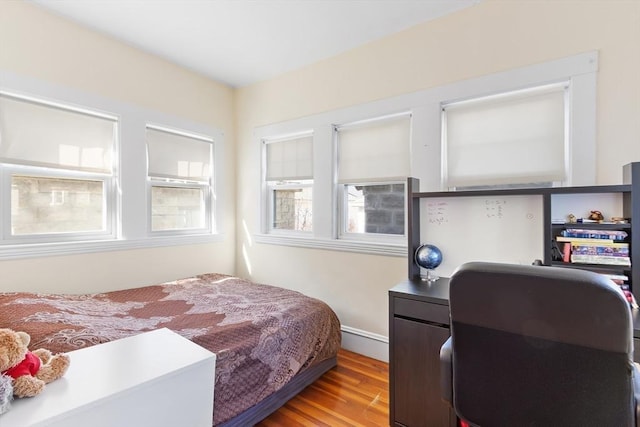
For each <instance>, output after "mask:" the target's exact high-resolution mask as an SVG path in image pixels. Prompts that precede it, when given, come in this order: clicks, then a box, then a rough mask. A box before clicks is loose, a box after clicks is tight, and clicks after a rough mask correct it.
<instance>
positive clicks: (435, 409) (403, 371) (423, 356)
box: [389, 162, 640, 427]
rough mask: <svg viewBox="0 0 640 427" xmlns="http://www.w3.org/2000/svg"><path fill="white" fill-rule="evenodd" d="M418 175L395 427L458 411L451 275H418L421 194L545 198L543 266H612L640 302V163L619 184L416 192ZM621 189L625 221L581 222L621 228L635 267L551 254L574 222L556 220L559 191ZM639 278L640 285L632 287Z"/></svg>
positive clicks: (392, 302) (396, 357)
mask: <svg viewBox="0 0 640 427" xmlns="http://www.w3.org/2000/svg"><path fill="white" fill-rule="evenodd" d="M418 184H419V183H418V180H417V179H415V178H409V179H408V182H407V202H408V203H407V205H408V208H407V211H408V241H407V247H408V254H407V255H408V256H407V261H408V279H407V280H406V281H404V282H402V283H399V284H397V285H396V286H395V287H393V288H392V289H390V290H389V388H390V390H389V391H390V404H389V416H390V425H391V426H395V427H440V426H442V427H453V426H455V425H456V423H457V419H456V416H455V413H454V412H453V410H452V409H451V408H449V406H448V405H447V404H445V403H444V402H443V401H442V400H441V397H440V396H441V394H440V358H439V353H440V347H441V346H442V344H443V343H444V342H445V341H446V340H447V338H448V337H449V280H448V279H447V278H440V279H438V280H437V281H435V282H432V283H427V282H425V281H423V280H421V278H420V269H419V267H418V265H416V263H415V261H414V253H415V251H416V249H417V248H418V247H419V246H420V243H421V242H420V200H421V199H424V198H429V197H438V198H442V197H470V196H511V195H533V196H541V197H542V207H543V213H542V215H543V232H542V235H541V236H540V238H541V239H543V242H544V245H543V248H544V254H543V259H542V260H541V261H542V263H543V264H544V265H554V266H560V267H566V268H583V269H588V270H594V271H595V270H597V271H603V270H604V271H608V272H611V273H615V274H624V275H626V276H628V278H629V280H628V283H629V286H630V288H631V292H632V293H633V294H634V295H635V298H636V299H637V300H639V301H640V268H638V267H639V266H640V250H638V249H636V250H634V248H640V228H639V227H640V222H638V221H637V220H636V221H635V222H634V220H633V219H634V218H635V219H637V218H640V162H637V163H630V164H628V165H626V166H624V168H623V184H622V185H606V186H584V187H558V188H532V189H507V190H487V191H484V190H483V191H457V192H427V193H425V192H419V191H418V188H419V185H418ZM606 193H619V194H621V195H622V201H623V206H622V211H623V216H624V217H625V218H628V219H629V223H627V224H579V225H580V227H581V228H589V229H598V230H611V229H614V230H624V231H625V232H627V234H628V237H627V239H626V240H625V241H626V242H628V243H629V247H630V258H631V266H630V267H626V266H611V267H608V266H607V267H603V266H602V265H591V264H571V263H568V262H563V261H561V260H557V259H556V258H555V257H554V256H553V250H554V247H553V246H554V244H555V236H557V235H558V234H560V232H561V231H562V230H563V229H564V228H569V227H574V228H575V227H576V224H557V223H554V222H553V221H552V218H551V212H552V209H551V208H552V203H553V196H554V195H571V194H593V195H598V194H606ZM634 285H635V286H634ZM632 315H633V321H634V345H635V352H634V360H635V361H636V362H640V313H639V312H638V310H637V309H634V310H633V311H632Z"/></svg>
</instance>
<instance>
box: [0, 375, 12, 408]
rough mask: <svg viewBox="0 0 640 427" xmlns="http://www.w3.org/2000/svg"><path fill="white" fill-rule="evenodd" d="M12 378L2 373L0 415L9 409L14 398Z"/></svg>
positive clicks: (0, 378)
mask: <svg viewBox="0 0 640 427" xmlns="http://www.w3.org/2000/svg"><path fill="white" fill-rule="evenodd" d="M11 380H12V378H11V377H10V376H7V375H3V374H0V415H2V414H4V413H5V412H7V411H8V410H9V407H10V406H11V401H12V400H13V386H12V385H11Z"/></svg>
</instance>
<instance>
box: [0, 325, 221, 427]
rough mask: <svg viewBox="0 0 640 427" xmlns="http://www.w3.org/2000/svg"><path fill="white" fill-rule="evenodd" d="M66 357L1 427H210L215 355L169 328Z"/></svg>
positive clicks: (0, 421)
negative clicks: (54, 376)
mask: <svg viewBox="0 0 640 427" xmlns="http://www.w3.org/2000/svg"><path fill="white" fill-rule="evenodd" d="M68 354H69V356H70V358H71V365H70V366H69V369H68V371H67V373H66V374H65V375H64V376H63V377H62V378H60V379H59V380H56V381H54V382H52V383H50V384H48V385H47V386H46V388H45V390H44V391H43V392H42V393H41V394H39V395H38V396H35V397H32V398H24V399H16V400H14V401H13V403H12V406H11V409H10V410H9V412H7V413H5V414H3V415H0V426H2V427H41V426H48V427H145V426H154V427H164V426H166V427H178V426H189V427H200V426H202V427H211V425H212V419H213V385H214V376H215V360H216V358H215V354H213V353H211V352H210V351H208V350H206V349H204V348H202V347H200V346H198V345H196V344H194V343H192V342H191V341H189V340H187V339H185V338H183V337H181V336H180V335H178V334H176V333H174V332H172V331H170V330H169V329H166V328H165V329H159V330H156V331H152V332H147V333H143V334H140V335H136V336H132V337H128V338H123V339H120V340H116V341H112V342H108V343H105V344H100V345H96V346H93V347H88V348H84V349H81V350H76V351H72V352H69V353H68Z"/></svg>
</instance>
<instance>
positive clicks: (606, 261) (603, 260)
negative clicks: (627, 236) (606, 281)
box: [571, 254, 631, 267]
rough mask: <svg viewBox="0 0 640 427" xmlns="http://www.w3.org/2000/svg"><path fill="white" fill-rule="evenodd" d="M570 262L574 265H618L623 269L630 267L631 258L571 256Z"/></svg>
mask: <svg viewBox="0 0 640 427" xmlns="http://www.w3.org/2000/svg"><path fill="white" fill-rule="evenodd" d="M571 262H573V263H575V264H603V265H620V266H625V267H629V266H631V258H629V257H628V256H609V255H585V254H571Z"/></svg>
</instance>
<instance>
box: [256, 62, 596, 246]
mask: <svg viewBox="0 0 640 427" xmlns="http://www.w3.org/2000/svg"><path fill="white" fill-rule="evenodd" d="M597 71H598V52H597V51H592V52H587V53H581V54H578V55H573V56H570V57H566V58H561V59H558V60H553V61H548V62H545V63H541V64H535V65H531V66H526V67H522V68H516V69H512V70H508V71H504V72H498V73H494V74H490V75H487V76H482V77H477V78H472V79H468V80H464V81H461V82H457V83H452V84H448V85H443V86H438V87H435V88H431V89H426V90H423V91H419V92H413V93H410V94H406V95H400V96H397V97H393V98H388V99H383V100H379V101H374V102H370V103H366V104H361V105H356V106H353V107H347V108H343V109H338V110H334V111H329V112H325V113H320V114H317V115H313V116H308V117H303V118H300V119H294V120H290V121H286V122H281V123H277V124H272V125H266V126H262V127H259V128H256V129H255V130H254V136H255V140H256V143H261V141H262V140H263V139H268V138H269V137H272V136H275V135H286V134H291V133H295V132H299V131H300V130H302V129H307V130H308V129H312V130H313V133H314V149H313V150H314V151H313V156H314V160H313V161H314V167H313V168H314V190H313V200H314V206H324V207H325V209H327V210H329V211H330V214H329V215H325V214H321V213H320V212H318V211H317V210H316V209H314V220H313V226H314V233H313V238H310V239H309V238H303V237H289V236H275V235H273V234H268V233H266V232H265V231H266V230H267V229H266V228H265V227H264V206H265V205H264V200H263V201H262V205H261V206H262V207H263V209H262V210H261V215H259V219H258V221H260V223H259V224H256V227H255V229H256V230H260V232H259V233H257V234H256V235H255V240H256V242H258V243H266V244H278V245H288V246H296V247H306V248H319V249H329V250H344V251H352V252H361V253H370V254H382V255H391V256H400V257H406V243H403V244H402V245H401V246H398V245H395V244H388V243H380V242H375V243H374V242H364V243H363V242H355V241H345V240H342V239H338V229H337V223H338V221H337V217H336V216H337V215H339V213H338V211H337V196H336V193H335V185H334V183H335V182H336V176H335V173H336V170H335V165H334V160H335V156H336V153H335V140H334V132H333V129H334V127H333V124H335V123H352V122H357V121H360V120H366V119H370V118H372V117H380V116H384V115H389V114H394V113H400V112H406V111H410V112H411V114H412V124H411V171H412V173H411V176H413V177H416V178H418V179H420V191H442V190H443V188H442V180H441V166H442V162H441V131H440V129H441V114H440V112H441V108H440V106H441V104H442V103H443V102H446V101H452V100H456V99H465V98H471V97H479V96H482V95H489V94H492V93H500V92H507V91H509V90H513V89H514V88H522V87H528V86H535V85H540V84H543V83H552V82H558V81H563V80H569V81H570V83H571V90H570V91H569V98H570V103H571V105H572V111H571V117H570V119H569V120H570V128H569V134H570V137H571V140H572V141H573V142H574V148H573V149H570V150H568V151H569V153H568V158H569V159H570V167H569V169H568V173H569V175H570V177H571V185H593V184H594V183H595V170H596V168H595V165H596V157H595V154H596V128H595V127H596V83H597ZM575 144H579V148H576V147H575ZM327 147H329V148H327ZM262 184H264V180H262ZM261 194H262V195H263V197H264V194H265V192H264V188H262V191H261Z"/></svg>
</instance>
